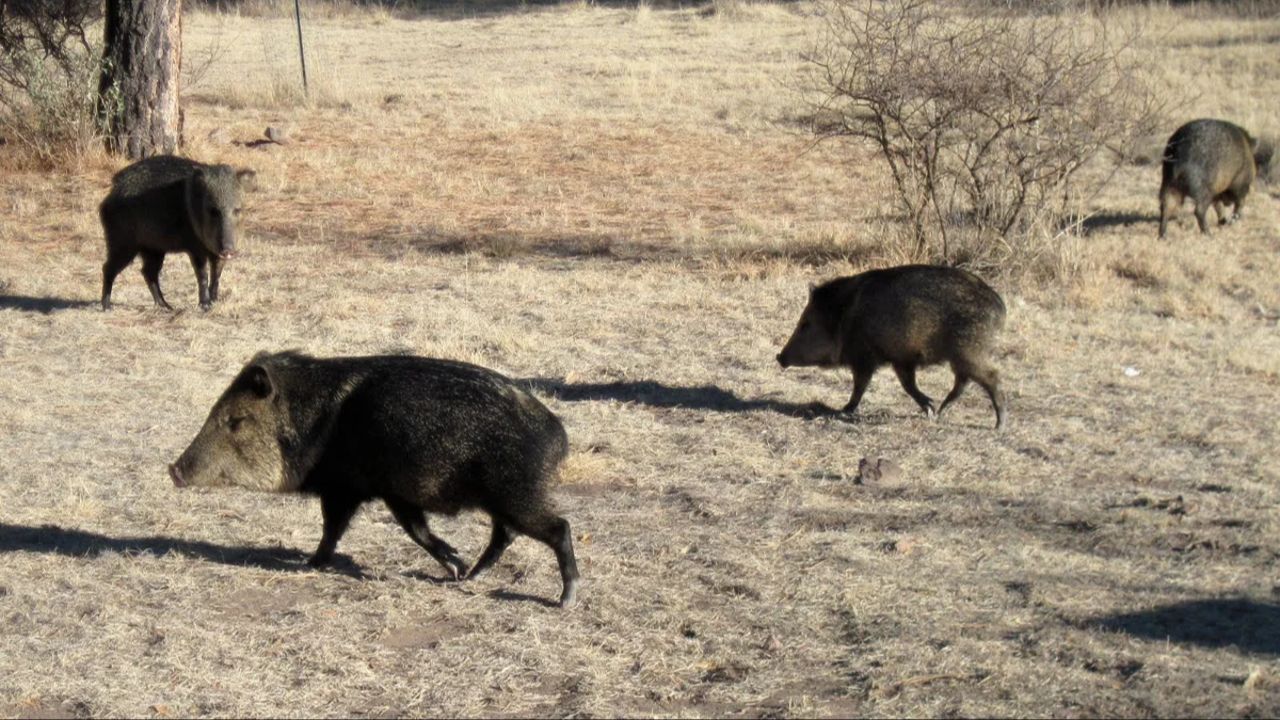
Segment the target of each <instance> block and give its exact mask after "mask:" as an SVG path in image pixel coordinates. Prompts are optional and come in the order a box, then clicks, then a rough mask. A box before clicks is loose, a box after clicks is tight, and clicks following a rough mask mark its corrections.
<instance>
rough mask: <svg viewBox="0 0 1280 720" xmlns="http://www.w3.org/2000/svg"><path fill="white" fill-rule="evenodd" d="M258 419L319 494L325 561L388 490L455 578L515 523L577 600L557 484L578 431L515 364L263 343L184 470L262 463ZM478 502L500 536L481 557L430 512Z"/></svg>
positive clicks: (298, 485)
mask: <svg viewBox="0 0 1280 720" xmlns="http://www.w3.org/2000/svg"><path fill="white" fill-rule="evenodd" d="M228 416H234V417H235V418H236V419H237V423H236V425H237V427H236V428H231V427H229V425H227V426H226V427H224V425H226V423H224V421H223V418H224V417H228ZM246 419H249V420H250V421H249V422H246V421H245V420H246ZM246 428H253V430H252V431H253V432H258V433H271V437H270V438H269V441H270V442H269V444H270V445H272V446H274V447H276V448H278V452H279V453H280V455H281V456H282V458H283V466H284V474H285V475H286V476H289V477H293V478H296V480H295V481H294V482H293V483H289V484H288V485H287V486H286V488H285V489H294V490H297V491H300V492H305V493H311V494H315V495H318V496H319V497H320V503H321V510H322V512H323V515H324V537H323V539H322V540H321V542H320V546H319V547H318V548H317V550H316V552H315V555H314V556H313V557H312V560H311V561H312V563H313V564H315V565H321V564H324V563H327V562H329V560H330V559H331V558H332V556H333V552H334V549H335V547H336V546H337V543H338V540H339V538H341V536H342V534H343V532H344V531H345V530H346V527H347V524H348V523H349V522H350V520H351V518H352V516H353V515H354V514H355V511H356V510H357V509H358V508H359V507H360V505H362V504H363V503H365V502H368V501H370V500H382V501H383V502H385V503H386V504H387V506H388V507H389V508H390V509H391V512H392V514H393V515H395V517H396V519H397V521H399V522H400V524H401V526H403V527H404V529H405V531H406V532H408V534H409V536H410V537H411V538H413V540H414V541H415V542H417V543H419V544H420V545H422V546H423V547H424V548H425V549H426V550H427V551H428V552H429V553H430V554H431V556H432V557H433V558H435V559H436V560H437V561H438V562H439V563H440V564H441V565H442V566H443V567H444V568H445V569H446V570H448V571H449V573H450V574H451V575H452V576H453V577H454V578H455V579H462V578H465V577H469V576H474V575H476V574H478V573H479V572H481V571H482V570H484V569H485V568H486V567H488V566H489V565H490V564H492V563H493V562H495V561H496V560H497V559H498V558H499V557H500V556H501V554H502V551H503V550H504V549H505V548H506V546H507V544H508V543H510V541H511V539H512V535H513V533H520V534H525V535H529V536H530V537H533V538H534V539H536V540H539V541H541V542H543V543H545V544H547V545H548V546H549V547H551V549H552V550H553V551H555V553H556V557H557V560H558V562H559V565H560V572H561V577H562V580H563V592H562V594H561V602H562V604H568V603H570V602H572V600H573V596H574V592H575V588H576V585H577V578H578V570H577V565H576V562H575V560H574V553H573V545H572V539H571V535H570V530H569V523H568V522H567V521H565V520H564V519H563V518H562V517H559V516H558V515H556V514H555V513H554V512H553V510H552V508H551V504H550V502H549V500H548V498H547V489H548V486H549V485H550V483H551V482H552V481H553V479H554V478H555V475H556V471H557V469H558V467H559V465H560V463H561V462H562V461H563V460H564V457H565V455H566V453H567V452H568V439H567V437H566V435H565V431H564V426H563V425H562V424H561V423H560V420H559V418H557V417H556V416H555V415H554V414H553V413H552V412H551V411H550V410H548V409H547V408H546V406H545V405H543V404H542V403H541V402H539V401H538V400H537V399H536V398H534V397H533V396H532V395H530V394H529V393H528V392H526V391H525V390H523V389H521V388H519V387H517V386H516V385H515V384H513V383H512V382H511V381H510V380H509V379H507V378H506V377H504V376H502V375H500V374H498V373H495V372H493V371H491V370H487V369H485V368H481V367H478V366H475V365H469V364H467V363H461V362H454V361H449V360H436V359H427V358H419V357H413V356H404V355H388V356H376V357H347V358H312V357H308V356H306V355H302V354H298V353H292V352H290V353H280V354H276V355H270V354H259V355H258V356H257V357H255V358H254V359H253V360H252V361H250V363H249V364H248V365H246V366H245V368H244V370H242V371H241V373H240V374H239V375H238V376H237V377H236V378H235V380H233V381H232V383H231V386H230V387H229V388H228V389H227V391H226V392H225V393H224V394H223V396H222V398H220V399H219V401H218V403H217V404H216V405H215V406H214V409H213V411H211V413H210V416H209V420H208V421H207V422H206V425H205V428H204V429H203V430H201V433H200V435H198V436H197V437H196V440H195V441H193V442H192V444H191V447H190V448H188V449H187V451H186V452H184V453H183V455H182V457H181V458H179V460H178V462H177V463H175V465H174V469H173V473H174V480H175V482H178V483H179V484H195V485H199V484H214V483H213V482H203V481H202V480H201V474H202V472H206V470H205V468H207V467H213V466H225V464H226V463H228V462H237V460H236V459H235V458H230V459H228V458H227V457H225V456H228V455H235V456H240V457H243V458H245V459H244V460H243V461H240V462H249V463H251V462H252V456H253V452H252V451H251V450H248V449H245V450H243V451H242V449H241V448H242V447H243V448H249V447H250V446H255V447H260V446H261V444H260V443H257V444H255V443H253V442H252V439H251V438H242V439H240V440H237V439H236V438H235V437H233V436H234V435H235V434H236V433H240V434H243V433H245V432H249V430H246ZM259 439H260V438H259ZM212 454H217V455H220V456H222V457H218V458H214V457H211V455H212ZM466 509H478V510H481V511H483V512H485V513H487V514H488V515H489V516H490V518H491V519H492V521H493V532H492V537H491V539H490V543H489V546H488V548H487V549H486V550H485V551H484V553H483V554H482V555H481V556H480V559H479V560H478V561H477V562H476V564H475V566H474V567H473V568H472V569H471V570H470V571H468V570H467V566H466V564H465V563H464V562H463V561H462V560H461V558H460V557H459V556H458V554H457V551H455V550H454V549H453V548H452V547H451V546H450V545H449V544H448V543H446V542H445V541H444V540H442V539H440V538H439V537H437V536H436V535H434V534H432V533H431V531H430V529H429V528H428V525H427V519H426V513H443V514H449V515H451V514H454V513H457V512H459V511H460V510H466Z"/></svg>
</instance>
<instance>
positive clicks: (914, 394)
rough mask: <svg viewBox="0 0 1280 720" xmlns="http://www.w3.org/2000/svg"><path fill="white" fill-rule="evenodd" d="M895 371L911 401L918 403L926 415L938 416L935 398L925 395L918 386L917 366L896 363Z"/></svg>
mask: <svg viewBox="0 0 1280 720" xmlns="http://www.w3.org/2000/svg"><path fill="white" fill-rule="evenodd" d="M893 371H894V372H895V373H897V374H898V382H900V383H902V389H903V390H906V391H907V394H908V395H910V396H911V399H913V400H915V401H916V404H917V405H919V406H920V409H921V410H923V411H924V414H925V415H927V416H929V417H933V416H934V415H936V414H937V408H936V407H934V405H933V398H931V397H929V396H928V395H925V394H924V393H923V392H921V391H920V388H919V387H918V386H917V385H916V366H915V365H911V364H908V363H895V364H894V366H893Z"/></svg>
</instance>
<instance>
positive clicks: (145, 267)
mask: <svg viewBox="0 0 1280 720" xmlns="http://www.w3.org/2000/svg"><path fill="white" fill-rule="evenodd" d="M163 267H164V253H162V252H157V251H155V250H143V251H142V277H143V278H144V279H146V281H147V289H148V290H150V291H151V299H152V300H154V301H155V303H156V307H159V308H161V309H163V310H172V309H173V308H172V307H171V306H170V305H169V303H167V302H165V300H164V293H162V292H160V269H161V268H163Z"/></svg>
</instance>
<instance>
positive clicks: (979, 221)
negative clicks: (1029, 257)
mask: <svg viewBox="0 0 1280 720" xmlns="http://www.w3.org/2000/svg"><path fill="white" fill-rule="evenodd" d="M823 8H824V21H825V27H824V30H823V33H822V35H821V38H820V39H819V40H818V42H817V43H816V45H815V46H814V47H813V49H812V50H810V51H809V52H808V53H807V55H806V59H807V61H808V69H807V73H806V75H805V76H804V77H805V80H804V82H805V83H806V84H807V86H808V88H809V89H810V90H811V91H812V93H813V97H814V98H815V100H814V105H813V108H812V118H813V130H814V132H815V133H816V134H817V135H818V137H819V138H853V139H856V140H862V141H867V142H869V143H870V144H871V145H872V146H874V147H875V148H877V149H878V151H879V154H880V157H881V159H882V160H883V161H884V163H885V165H886V166H887V168H888V170H889V173H890V175H891V176H892V178H893V182H894V189H895V196H894V197H895V200H896V202H897V206H898V209H899V210H900V212H901V213H902V214H903V215H904V216H905V219H906V222H907V224H908V226H909V228H910V230H911V235H912V238H913V240H914V242H915V244H916V248H917V253H919V254H926V252H927V254H928V255H930V256H932V257H934V258H936V259H938V260H941V261H942V262H965V261H969V262H972V261H974V260H979V261H986V262H988V263H992V264H999V263H1001V262H1003V261H1005V260H1006V259H1009V258H1011V257H1012V258H1017V257H1018V256H1019V255H1020V254H1026V253H1029V254H1036V253H1041V252H1043V248H1041V247H1040V246H1041V245H1042V244H1043V243H1044V242H1046V241H1052V239H1053V238H1054V237H1055V236H1056V235H1055V228H1056V227H1057V226H1058V225H1059V224H1060V222H1061V219H1062V218H1064V217H1065V216H1066V215H1067V212H1068V210H1069V209H1071V207H1073V206H1074V205H1075V204H1078V203H1079V202H1080V198H1081V196H1082V195H1084V196H1088V195H1091V194H1094V193H1096V192H1097V191H1099V190H1100V188H1101V185H1102V184H1103V183H1102V181H1098V180H1096V177H1097V176H1096V175H1094V176H1091V177H1090V181H1091V182H1089V183H1087V184H1086V183H1084V182H1082V179H1083V177H1084V175H1083V173H1082V171H1084V170H1085V169H1086V168H1087V167H1089V166H1090V164H1091V163H1094V162H1096V161H1100V160H1111V161H1112V162H1113V164H1114V161H1115V160H1118V158H1119V155H1118V154H1117V152H1114V151H1119V150H1121V149H1122V148H1127V147H1129V146H1131V145H1132V144H1133V143H1134V141H1135V140H1136V139H1137V138H1139V137H1142V136H1144V135H1147V134H1150V133H1151V132H1152V131H1153V130H1154V129H1155V126H1156V122H1157V120H1158V119H1159V117H1160V111H1161V108H1162V106H1163V103H1162V101H1161V99H1160V98H1158V97H1157V96H1156V94H1155V93H1154V91H1153V89H1152V87H1151V85H1150V83H1149V80H1148V77H1147V73H1148V72H1149V70H1150V68H1149V67H1147V65H1146V64H1145V62H1144V61H1143V60H1141V59H1140V58H1139V57H1138V56H1137V53H1138V52H1139V51H1140V50H1142V43H1143V40H1144V35H1143V27H1142V26H1141V25H1138V24H1132V25H1126V24H1122V23H1116V22H1109V21H1099V20H1097V19H1095V18H1092V17H1090V16H1089V15H1085V14H1081V13H1071V14H1051V15H1039V16H1025V15H1021V14H1017V13H1013V12H1009V11H1003V12H997V11H993V10H991V9H989V8H974V7H972V6H970V7H965V6H953V5H942V4H938V3H930V2H924V1H923V0H890V1H889V2H883V3H881V2H869V1H868V0H833V2H830V3H827V4H825V5H824V6H823ZM1103 180H1105V176H1104V178H1103ZM970 256H972V257H970Z"/></svg>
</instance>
